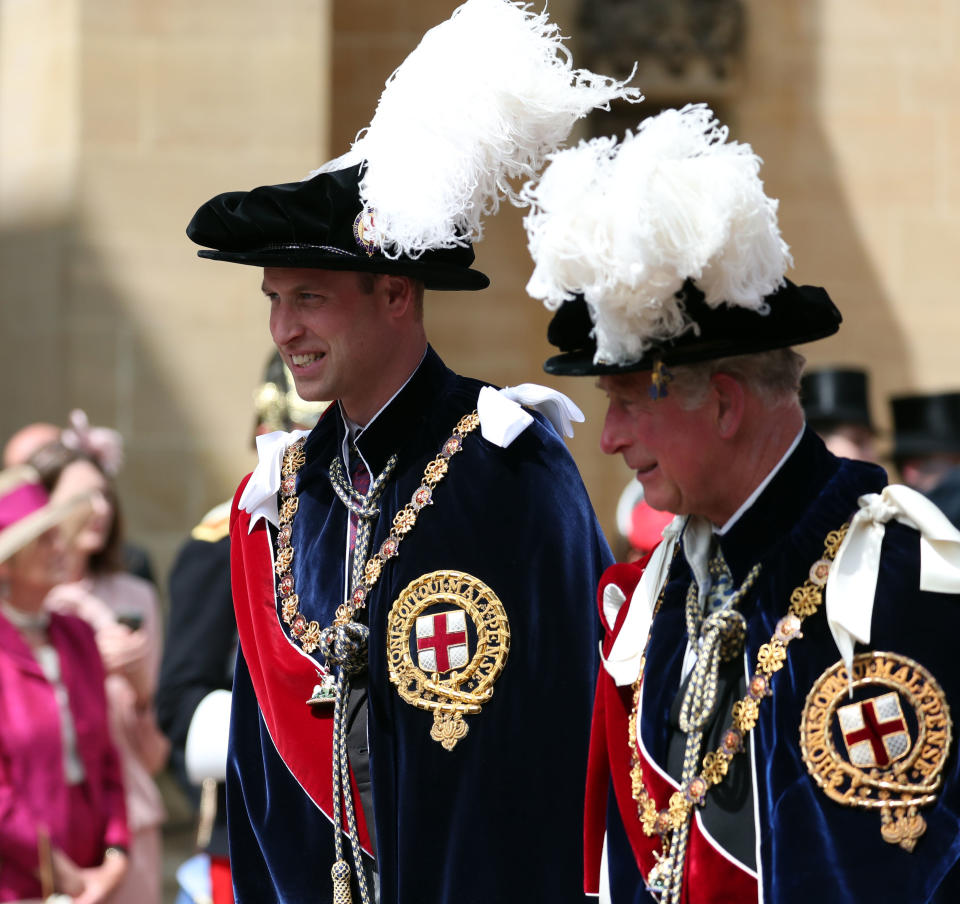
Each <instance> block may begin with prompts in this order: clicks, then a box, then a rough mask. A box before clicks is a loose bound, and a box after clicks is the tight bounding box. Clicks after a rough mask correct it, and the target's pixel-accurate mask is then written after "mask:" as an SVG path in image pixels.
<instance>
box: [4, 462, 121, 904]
mask: <svg viewBox="0 0 960 904" xmlns="http://www.w3.org/2000/svg"><path fill="white" fill-rule="evenodd" d="M85 505H86V503H85V501H84V500H83V498H82V497H81V498H80V499H77V498H74V499H72V500H70V501H68V502H67V503H65V504H63V505H59V506H54V505H51V504H50V503H49V502H48V498H47V493H46V490H45V489H44V488H43V486H42V485H41V484H40V483H39V479H38V477H37V475H36V474H30V473H29V472H28V471H27V472H24V470H23V469H17V471H16V472H11V471H5V472H0V901H18V900H23V899H25V898H38V897H40V896H41V895H42V896H46V895H49V894H51V893H52V892H55V891H56V892H62V893H64V894H67V895H70V896H71V897H72V898H73V900H74V902H75V904H106V902H107V901H108V900H112V899H110V894H111V892H112V891H113V890H114V889H115V888H116V887H117V886H118V885H119V884H120V883H121V882H122V881H123V878H124V875H125V873H126V870H127V855H126V849H127V846H128V844H129V834H128V831H127V823H126V814H125V808H124V793H123V782H122V772H121V767H120V762H119V757H118V754H117V750H116V748H115V746H114V744H113V742H112V740H111V737H110V729H109V724H108V717H107V701H106V695H105V692H104V672H103V667H102V665H101V663H100V656H99V654H98V652H97V646H96V642H95V641H94V636H93V632H92V631H91V630H90V628H89V626H88V625H87V624H85V623H84V622H83V621H82V620H81V619H79V618H75V617H73V616H69V615H59V614H56V613H50V612H49V611H48V610H47V609H46V608H45V606H44V600H45V597H46V594H47V592H48V591H49V590H50V588H51V586H52V585H53V584H54V583H55V582H56V581H57V579H58V578H59V577H60V576H61V575H62V573H63V570H64V566H65V554H64V553H65V547H64V543H63V541H62V539H61V538H60V535H59V532H58V530H57V527H56V525H57V524H58V523H60V522H65V521H67V520H69V519H71V518H73V519H76V517H77V515H78V509H79V507H80V506H84V507H85Z"/></svg>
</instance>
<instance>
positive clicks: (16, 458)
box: [3, 422, 60, 468]
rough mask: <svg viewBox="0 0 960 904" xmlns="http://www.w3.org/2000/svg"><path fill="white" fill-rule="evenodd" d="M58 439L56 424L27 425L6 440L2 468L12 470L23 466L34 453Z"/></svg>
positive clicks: (58, 431)
mask: <svg viewBox="0 0 960 904" xmlns="http://www.w3.org/2000/svg"><path fill="white" fill-rule="evenodd" d="M59 439H60V428H59V427H58V426H57V425H56V424H46V423H41V422H38V423H36V424H27V426H26V427H21V428H20V429H19V430H18V431H17V432H16V433H14V434H13V436H11V437H10V439H8V440H7V444H6V445H5V446H4V447H3V466H4V467H5V468H13V467H16V466H17V465H25V464H26V463H27V462H28V461H30V458H31V457H32V455H33V453H34V452H36V451H37V450H38V449H42V448H43V447H44V446H46V445H48V444H49V443H55V442H57V441H58V440H59Z"/></svg>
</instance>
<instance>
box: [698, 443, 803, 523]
mask: <svg viewBox="0 0 960 904" xmlns="http://www.w3.org/2000/svg"><path fill="white" fill-rule="evenodd" d="M805 426H806V425H803V426H802V427H801V428H800V432H799V433H797V435H796V436H795V437H794V438H793V442H792V443H790V448H789V449H787V451H786V452H784V453H783V458H781V459H780V461H778V462H777V463H776V464H775V465H774V466H773V469H772V470H771V471H770V473H769V474H767V476H766V477H764V478H763V480H761V481H760V484H759V485H758V486H757V488H756V489H755V490H754V491H753V492H752V493H751V494H750V495H749V496H747V498H746V499H745V500H744V502H743V505H741V506H740V508H738V509H737V510H736V511H735V512H734V513H733V514H732V515H731V516H730V517H729V518H728V519H727V521H726V523H725V524H724V525H723V526H722V527H716V528H714V533H715V534H717V535H718V536H721V537H722V536H723V535H724V534H725V533H727V531H729V530H730V529H731V528H732V527H733V526H734V525H735V524H736V523H737V522H738V521H739V520H740V518H742V517H743V514H744V512H746V511H747V510H748V509H749V508H750V506H751V505H753V504H754V502H756V501H757V500H758V499H759V498H760V494H761V493H762V492H763V491H764V490H765V489H766V488H767V486H768V485H769V483H770V481H771V480H773V478H774V477H776V475H777V472H778V471H779V470H780V469H781V468H782V467H783V466H784V464H786V461H787V459H788V458H789V457H790V456H791V455H793V450H794V449H796V448H797V446H798V445H799V444H800V438H801V437H802V436H803V431H804V427H805Z"/></svg>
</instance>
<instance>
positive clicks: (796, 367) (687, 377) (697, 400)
mask: <svg viewBox="0 0 960 904" xmlns="http://www.w3.org/2000/svg"><path fill="white" fill-rule="evenodd" d="M806 363H807V362H806V359H805V358H804V357H803V355H801V354H798V353H797V352H795V351H794V350H793V349H792V348H778V349H774V350H773V351H767V352H757V353H755V354H752V355H735V356H732V357H729V358H716V359H714V360H713V361H703V362H700V363H697V364H684V365H677V366H676V367H671V368H669V370H670V372H671V373H672V375H673V379H672V380H671V381H670V384H669V389H670V391H676V392H677V395H678V396H679V397H680V399H681V405H682V407H683V408H685V409H687V410H688V411H689V410H692V409H694V408H698V407H700V405H702V404H703V401H704V399H705V398H706V396H707V389H708V387H709V384H710V378H711V377H712V376H713V375H714V374H719V373H724V374H729V375H730V376H732V377H735V378H736V379H738V380H740V381H741V382H742V383H744V384H745V385H746V386H747V387H748V388H749V389H751V390H752V391H753V392H755V393H756V394H757V395H758V396H759V397H760V398H761V399H763V400H764V402H766V403H767V404H768V405H770V406H771V407H773V408H777V407H780V406H782V405H789V404H799V393H800V375H801V374H802V373H803V367H804V365H805V364H806Z"/></svg>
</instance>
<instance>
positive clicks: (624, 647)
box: [600, 515, 687, 687]
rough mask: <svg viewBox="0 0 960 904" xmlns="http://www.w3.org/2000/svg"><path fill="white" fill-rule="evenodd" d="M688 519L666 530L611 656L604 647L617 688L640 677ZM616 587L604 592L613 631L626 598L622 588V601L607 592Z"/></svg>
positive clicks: (678, 519)
mask: <svg viewBox="0 0 960 904" xmlns="http://www.w3.org/2000/svg"><path fill="white" fill-rule="evenodd" d="M686 520H687V516H686V515H677V516H676V517H675V518H674V519H673V521H671V522H670V523H669V524H668V525H667V526H666V527H664V529H663V542H662V543H660V544H659V545H658V546H657V548H656V549H655V550H654V551H653V555H652V556H651V557H650V561H649V562H648V563H647V567H646V568H645V569H644V571H643V577H641V578H640V583H639V584H637V589H636V590H634V591H633V597H632V598H631V600H630V609H629V610H628V612H627V617H626V618H625V619H624V620H623V625H621V627H620V633H619V634H618V635H617V639H616V640H615V641H614V642H613V646H612V647H611V648H610V655H609V656H608V657H604V656H603V647H602V645H601V649H600V658H601V659H602V660H603V667H604V668H605V669H606V670H607V673H608V674H609V675H610V677H611V678H613V680H614V683H615V684H616V685H617V686H618V687H623V686H624V685H627V684H633V682H634V681H636V680H637V676H638V675H639V674H640V659H641V657H642V656H643V651H644V649H646V646H647V635H648V634H649V633H650V623H651V622H652V621H653V610H654V607H655V606H656V605H657V598H658V597H659V596H660V590H661V588H662V587H663V584H664V582H665V581H666V580H667V572H669V570H670V563H671V562H672V561H673V551H674V548H675V547H676V545H677V538H678V537H679V536H680V533H681V532H682V530H683V525H684V523H685V522H686ZM614 587H616V585H615V584H608V585H607V587H606V588H605V589H604V593H603V615H604V618H605V619H606V621H607V624H608V625H609V626H610V627H611V628H613V625H614V622H615V621H616V617H617V612H618V611H619V609H620V605H622V604H623V602H624V600H625V599H626V597H624V595H623V591H621V590H620V588H619V587H616V590H617V591H619V599H617V598H616V597H617V594H615V593H610V594H608V593H607V591H609V590H611V588H614ZM608 596H609V599H608Z"/></svg>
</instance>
